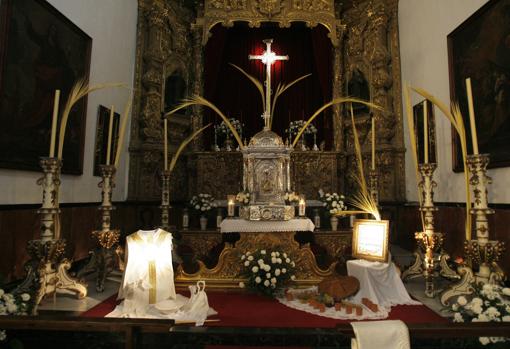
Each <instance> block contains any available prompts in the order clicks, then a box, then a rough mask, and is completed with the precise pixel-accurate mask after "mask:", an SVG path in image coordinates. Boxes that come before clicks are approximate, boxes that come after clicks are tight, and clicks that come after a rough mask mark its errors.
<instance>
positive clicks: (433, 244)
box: [402, 163, 459, 297]
mask: <svg viewBox="0 0 510 349" xmlns="http://www.w3.org/2000/svg"><path fill="white" fill-rule="evenodd" d="M436 168H437V165H436V164H433V163H425V164H420V165H419V166H418V170H419V172H420V175H421V178H422V180H421V182H420V183H418V187H419V188H420V191H421V196H422V203H421V207H420V211H421V212H423V221H424V222H423V224H424V231H423V232H417V233H415V234H414V237H415V239H416V242H417V245H418V249H417V251H416V252H415V253H414V255H415V261H414V263H413V264H412V265H411V266H410V267H409V269H407V270H405V271H404V272H403V273H402V279H404V280H407V279H412V278H415V277H419V276H423V277H424V278H425V295H426V296H427V297H434V295H435V286H434V278H435V277H436V276H437V275H441V276H443V277H446V278H452V279H457V278H459V276H458V275H457V273H456V272H455V271H454V270H452V269H451V268H450V267H449V266H448V263H447V262H448V259H449V258H450V256H449V255H448V254H447V253H445V251H444V250H443V239H444V236H443V234H442V233H438V232H436V231H435V228H434V212H436V211H437V207H435V205H434V188H435V187H436V186H437V184H436V182H435V181H434V180H433V176H434V171H435V170H436Z"/></svg>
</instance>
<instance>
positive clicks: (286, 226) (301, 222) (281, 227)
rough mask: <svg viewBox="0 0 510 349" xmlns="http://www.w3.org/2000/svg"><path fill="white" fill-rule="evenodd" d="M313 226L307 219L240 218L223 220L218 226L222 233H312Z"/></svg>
mask: <svg viewBox="0 0 510 349" xmlns="http://www.w3.org/2000/svg"><path fill="white" fill-rule="evenodd" d="M314 229H315V225H314V224H313V223H312V221H311V220H310V219H308V218H293V219H290V220H288V221H248V220H246V219H241V218H225V219H224V220H223V221H222V222H221V225H220V230H221V232H222V233H270V232H277V231H314Z"/></svg>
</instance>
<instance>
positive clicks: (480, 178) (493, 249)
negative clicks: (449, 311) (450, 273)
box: [441, 154, 505, 305]
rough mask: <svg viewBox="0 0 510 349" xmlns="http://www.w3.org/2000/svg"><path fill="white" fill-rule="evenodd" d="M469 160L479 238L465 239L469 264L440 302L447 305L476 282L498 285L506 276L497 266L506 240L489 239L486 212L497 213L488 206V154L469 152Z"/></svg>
mask: <svg viewBox="0 0 510 349" xmlns="http://www.w3.org/2000/svg"><path fill="white" fill-rule="evenodd" d="M466 162H467V165H468V168H469V172H470V173H471V178H470V179H469V183H470V184H471V188H472V190H473V197H474V200H473V208H472V209H471V210H470V213H471V214H472V215H474V217H475V230H476V239H474V240H468V241H465V242H464V252H465V253H466V257H467V260H468V264H467V265H463V266H462V267H460V268H459V273H460V274H462V279H461V280H460V281H459V283H457V284H455V285H453V286H451V287H450V288H449V289H448V290H446V291H445V292H444V293H443V294H442V295H441V303H443V304H444V305H447V304H448V299H449V298H451V297H453V296H458V295H463V294H471V293H473V285H474V284H478V283H483V284H485V283H492V284H499V283H501V282H502V281H503V279H504V277H505V275H504V272H503V271H502V269H501V268H500V267H499V265H498V261H499V259H500V258H501V255H502V254H503V252H504V251H505V243H504V242H500V241H491V240H489V224H488V221H487V215H489V214H494V210H493V209H491V208H489V205H488V202H489V201H488V198H487V185H489V184H491V183H492V179H491V178H490V177H489V176H487V165H488V164H489V154H473V155H468V157H467V161H466ZM476 270H477V271H476Z"/></svg>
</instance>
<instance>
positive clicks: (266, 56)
mask: <svg viewBox="0 0 510 349" xmlns="http://www.w3.org/2000/svg"><path fill="white" fill-rule="evenodd" d="M263 42H264V43H265V44H266V51H265V52H264V53H263V54H262V55H249V56H248V58H249V59H260V60H261V61H262V63H264V64H265V65H266V82H265V84H266V110H265V111H264V114H263V115H262V117H263V118H264V129H265V130H269V120H270V118H271V65H272V64H273V63H274V62H276V61H286V60H288V59H289V56H277V55H276V54H275V53H274V52H273V51H271V44H272V43H273V39H266V40H264V41H263Z"/></svg>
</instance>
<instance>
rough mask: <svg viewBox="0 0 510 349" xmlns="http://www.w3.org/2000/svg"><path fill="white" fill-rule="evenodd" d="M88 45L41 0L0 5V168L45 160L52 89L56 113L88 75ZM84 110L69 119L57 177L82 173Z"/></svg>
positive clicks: (35, 165)
mask: <svg viewBox="0 0 510 349" xmlns="http://www.w3.org/2000/svg"><path fill="white" fill-rule="evenodd" d="M91 45H92V39H91V38H90V37H89V36H88V35H87V34H85V33H84V32H83V31H82V30H81V29H79V28H78V27H77V26H76V25H74V24H73V23H72V22H71V21H70V20H68V19H67V18H66V17H65V16H64V15H63V14H61V13H60V12H59V11H57V10H56V9H55V8H54V7H52V6H51V5H50V4H49V3H47V2H46V1H44V0H0V125H1V127H0V167H2V168H12V169H22V170H31V171H39V170H40V167H39V157H41V156H48V155H49V144H50V134H51V117H52V110H53V100H54V94H55V90H56V89H60V90H61V98H60V111H62V109H63V107H64V104H65V101H66V100H67V97H68V94H69V91H70V89H71V87H72V86H73V84H74V82H75V81H76V80H78V79H80V78H83V77H85V78H88V76H89V65H90V51H91ZM86 105H87V101H86V98H84V99H82V100H81V101H80V102H78V103H77V104H76V105H75V107H74V108H73V111H72V112H71V114H70V116H69V121H68V125H67V129H66V136H65V143H64V151H63V155H62V158H63V168H62V172H63V173H68V174H77V175H78V174H82V172H83V146H84V141H85V118H86ZM57 132H58V130H57ZM57 144H58V139H57ZM56 154H57V151H55V155H56Z"/></svg>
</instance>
